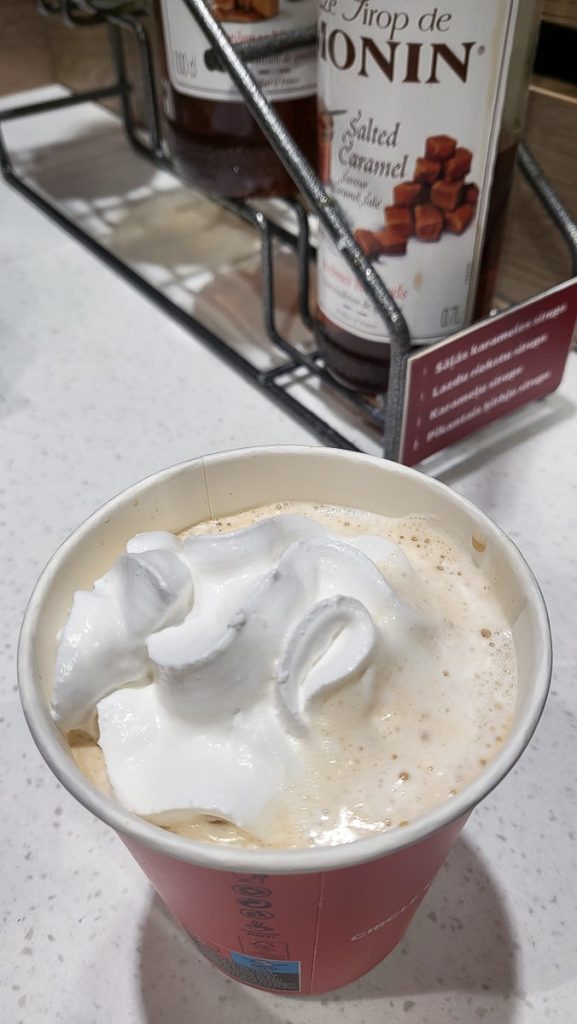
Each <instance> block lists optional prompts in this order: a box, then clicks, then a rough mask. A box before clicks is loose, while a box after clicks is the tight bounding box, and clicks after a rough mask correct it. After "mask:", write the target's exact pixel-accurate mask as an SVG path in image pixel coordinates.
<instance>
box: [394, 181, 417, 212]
mask: <svg viewBox="0 0 577 1024" xmlns="http://www.w3.org/2000/svg"><path fill="white" fill-rule="evenodd" d="M422 192H423V189H422V186H421V184H420V182H418V181H402V182H401V184H400V185H395V187H394V189H393V199H394V202H395V206H414V205H415V203H418V202H419V201H420V199H421V195H422Z"/></svg>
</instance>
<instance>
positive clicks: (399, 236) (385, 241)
mask: <svg viewBox="0 0 577 1024" xmlns="http://www.w3.org/2000/svg"><path fill="white" fill-rule="evenodd" d="M375 241H376V243H377V245H378V246H379V255H380V256H404V255H405V253H406V251H407V236H406V235H404V234H403V232H402V231H398V230H397V229H396V228H384V229H383V230H382V231H375Z"/></svg>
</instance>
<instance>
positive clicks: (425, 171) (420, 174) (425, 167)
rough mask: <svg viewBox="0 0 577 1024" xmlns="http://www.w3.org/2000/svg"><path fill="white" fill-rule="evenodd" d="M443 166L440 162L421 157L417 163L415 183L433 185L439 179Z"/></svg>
mask: <svg viewBox="0 0 577 1024" xmlns="http://www.w3.org/2000/svg"><path fill="white" fill-rule="evenodd" d="M457 152H458V151H457ZM442 166H443V165H442V164H441V162H440V160H427V158H426V157H424V156H420V157H419V158H418V159H417V162H416V163H415V173H414V175H413V177H414V179H415V181H423V182H425V183H427V184H429V185H431V184H432V182H433V181H436V180H437V178H438V177H439V175H440V173H441V169H442ZM445 166H446V165H445Z"/></svg>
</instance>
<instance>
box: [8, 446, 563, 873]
mask: <svg viewBox="0 0 577 1024" xmlns="http://www.w3.org/2000/svg"><path fill="white" fill-rule="evenodd" d="M271 452H275V453H277V454H279V455H281V456H282V455H283V454H284V453H288V454H291V455H297V456H302V457H303V458H306V457H307V456H312V457H318V454H319V453H322V454H323V456H324V457H326V458H327V459H330V458H331V457H332V458H347V457H348V458H354V459H355V460H366V461H367V462H368V463H371V464H373V463H377V464H379V465H381V466H384V467H386V469H387V470H388V471H389V472H393V473H399V474H408V475H410V476H412V477H415V476H417V477H419V478H420V480H421V481H422V483H423V485H424V486H426V487H430V488H432V489H436V488H440V489H441V490H442V491H443V492H445V493H447V492H448V493H449V494H450V495H451V500H454V501H456V502H457V503H458V505H459V506H460V507H461V508H464V509H466V510H468V511H469V513H470V514H471V516H472V518H477V519H478V518H479V517H480V518H481V519H482V520H483V523H484V525H485V526H486V529H487V532H488V533H491V534H492V535H493V536H494V537H496V538H499V539H500V542H501V544H502V545H503V546H504V548H505V549H506V550H507V554H508V556H509V557H510V558H511V560H512V561H513V562H514V564H515V565H516V569H517V572H518V573H519V575H520V576H521V577H522V578H523V583H524V589H525V593H526V595H527V598H528V601H529V602H530V603H531V606H532V609H533V612H534V614H535V617H536V622H537V628H538V629H539V631H540V634H541V636H542V638H543V647H542V651H541V657H540V661H539V664H538V665H536V666H535V679H536V685H535V687H534V691H533V694H532V697H531V699H530V700H528V701H527V704H526V706H525V707H524V709H523V712H522V714H521V715H520V716H519V720H518V722H517V723H516V725H515V726H514V728H513V729H512V731H511V733H510V735H509V737H508V739H507V741H506V742H505V744H504V745H503V747H502V749H501V751H500V752H499V753H498V754H497V755H496V757H494V758H493V760H492V761H490V763H489V764H488V765H487V766H486V767H485V768H484V769H483V771H482V772H481V773H480V774H479V775H478V776H477V777H476V778H475V779H474V780H473V781H472V782H471V783H469V784H468V785H467V786H466V787H465V788H464V789H463V790H462V791H461V792H460V793H458V794H457V796H455V797H454V798H453V799H452V800H450V801H446V802H445V803H443V804H440V805H438V806H437V807H435V808H433V810H431V811H429V812H428V813H426V814H424V815H423V816H422V817H420V818H418V819H416V820H415V821H414V822H412V823H411V824H410V825H408V826H407V827H406V828H403V829H399V828H397V829H392V830H391V831H389V832H382V833H379V834H378V835H374V836H370V837H367V838H362V839H358V840H355V842H352V843H347V844H343V845H340V846H331V847H310V848H305V849H296V850H291V849H288V850H281V849H279V850H247V849H242V848H236V849H228V848H222V847H220V846H217V845H212V844H210V843H205V842H198V841H194V840H191V839H187V838H184V837H182V836H179V835H177V834H175V833H172V832H167V831H166V830H164V829H161V828H158V827H157V826H156V825H153V824H151V823H150V822H148V821H145V820H144V819H142V818H139V817H137V816H136V815H134V814H132V813H131V812H129V811H126V810H124V809H123V808H122V807H121V806H120V805H119V804H117V803H116V802H115V801H114V800H113V799H112V798H109V797H106V796H104V795H103V794H102V793H100V792H99V791H98V790H97V789H96V788H95V787H94V786H93V785H92V784H91V783H90V782H89V781H88V779H86V778H85V777H84V776H83V775H82V774H81V772H80V770H79V769H78V768H77V767H76V766H75V764H74V762H73V760H72V758H71V757H70V756H69V754H68V753H67V752H66V751H65V749H64V746H63V744H62V740H61V738H60V737H59V732H58V729H57V727H56V725H55V724H54V722H53V721H52V719H51V717H50V713H49V709H48V707H47V705H46V701H45V700H44V698H43V695H42V694H41V689H40V686H39V684H38V681H37V680H36V678H35V672H34V659H33V645H34V634H35V627H36V623H37V621H38V617H39V615H40V612H41V609H42V607H43V603H44V600H45V596H46V594H47V592H48V591H49V589H50V585H51V583H52V581H53V579H54V578H55V577H56V576H57V575H58V573H59V571H60V568H61V565H62V563H63V562H64V560H65V559H66V558H67V557H68V555H69V553H70V551H71V550H73V549H74V547H75V546H76V545H77V544H78V543H79V542H80V541H81V540H82V539H83V538H85V537H86V536H87V535H88V534H90V532H91V531H92V529H93V527H94V525H95V523H96V522H97V521H100V520H101V518H102V516H103V515H105V514H107V513H109V512H111V511H113V510H114V509H115V508H117V507H118V506H120V505H123V504H125V503H126V502H129V501H133V500H134V499H135V498H136V497H137V496H138V494H139V492H141V491H142V490H143V488H144V487H146V486H147V485H150V484H152V483H155V484H156V483H160V482H162V481H163V480H168V479H170V477H171V476H174V475H177V474H180V473H183V472H186V471H187V469H188V468H189V467H193V466H198V464H199V463H202V464H206V463H207V462H215V461H217V460H223V459H233V460H234V459H235V458H246V457H247V455H248V456H256V457H258V456H259V455H260V454H263V453H271ZM551 669H552V651H551V633H550V627H549V619H548V615H547V610H546V607H545V602H544V600H543V595H542V593H541V590H540V587H539V584H538V583H537V580H536V579H535V576H534V575H533V572H532V571H531V569H530V568H529V566H528V564H527V562H526V561H525V559H524V557H523V555H522V554H521V552H520V551H519V549H518V548H517V546H516V545H515V544H514V542H513V541H512V540H511V539H510V538H509V537H507V535H506V534H505V533H504V532H503V531H502V530H501V529H500V527H498V526H497V525H496V524H495V523H494V522H493V521H492V520H491V519H490V518H489V517H488V516H487V515H486V514H485V513H483V512H481V511H480V509H478V507H477V506H476V505H474V504H473V503H472V502H470V501H469V500H468V499H466V498H463V497H462V496H461V495H460V494H458V493H457V492H456V491H454V490H452V489H451V488H449V487H447V485H446V484H443V483H441V482H440V481H438V480H435V479H433V478H431V477H427V476H424V475H423V474H421V473H419V472H418V471H416V470H413V469H409V468H407V467H405V466H401V465H399V464H397V463H390V462H387V461H386V460H384V459H380V458H376V457H374V456H370V455H362V454H358V453H356V452H355V453H352V452H346V451H341V450H338V449H326V448H320V447H317V446H304V445H303V446H260V447H254V448H241V449H236V450H234V451H229V452H221V453H215V454H214V455H211V456H208V457H206V458H201V459H191V460H187V461H186V462H181V463H177V464H176V465H174V466H171V467H169V468H167V469H165V470H161V471H160V472H158V473H154V474H151V475H150V476H148V477H145V478H144V479H143V480H140V481H139V482H137V483H136V484H133V485H132V486H131V487H129V488H127V489H125V490H123V491H121V492H120V493H119V494H117V495H116V496H115V497H113V498H112V499H110V500H109V501H107V502H106V503H105V504H104V505H102V506H101V507H100V508H99V509H97V510H96V511H95V512H94V513H93V514H92V515H91V516H89V517H88V518H87V519H86V520H85V521H84V522H83V523H81V524H80V525H79V526H78V527H77V528H76V529H75V530H74V531H73V532H72V533H71V534H70V536H69V537H68V538H67V539H66V540H65V541H64V542H63V544H61V546H60V547H59V548H58V549H57V551H56V552H55V553H54V554H53V556H52V557H51V559H50V560H49V562H48V563H47V565H46V567H45V568H44V570H43V572H42V573H41V575H40V577H39V579H38V582H37V584H36V586H35V588H34V591H33V593H32V595H31V597H30V600H29V603H28V606H27V608H26V612H25V615H24V620H23V624H22V629H21V633H20V641H19V647H18V680H19V688H20V697H21V701H22V707H23V710H24V715H25V717H26V721H27V723H28V726H29V728H30V731H31V733H32V736H33V738H34V741H35V743H36V745H37V747H38V749H39V751H40V753H41V754H42V756H43V757H44V759H45V761H46V762H47V764H48V765H49V767H50V768H51V769H52V771H53V773H54V774H55V776H56V777H57V779H58V780H59V781H60V782H61V783H62V785H63V786H64V787H65V788H66V789H67V790H68V791H69V792H70V793H71V794H72V796H74V797H75V798H76V799H77V800H78V801H79V803H81V804H83V805H84V806H85V807H86V808H87V809H88V810H90V811H91V812H92V813H93V814H94V815H96V817H97V818H100V819H101V820H102V821H103V822H105V823H106V824H108V825H110V826H111V827H112V828H113V829H114V830H115V831H116V832H118V833H120V834H121V835H124V836H126V837H127V839H129V840H132V841H135V842H137V843H140V844H142V845H143V846H146V847H148V848H149V849H151V850H154V851H155V852H156V853H159V854H164V855H167V856H170V857H172V858H174V859H176V860H180V861H185V862H190V863H193V864H196V865H198V866H202V867H208V868H214V869H216V870H221V871H230V872H239V873H242V874H247V873H249V874H252V873H259V874H291V875H292V874H302V873H309V872H321V871H328V870H339V869H343V868H348V867H353V866H356V865H358V864H362V863H366V862H367V861H372V860H376V859H380V858H382V857H385V856H388V855H390V854H392V853H396V852H398V851H400V850H403V849H405V848H407V847H409V846H413V845H414V844H416V843H419V842H421V841H423V840H424V839H426V838H428V837H429V836H431V835H433V834H434V833H435V832H438V831H440V830H441V829H443V828H445V827H447V826H448V825H450V824H451V823H452V822H454V821H457V820H458V819H460V818H463V817H465V816H466V815H467V814H468V813H470V811H471V810H472V809H473V808H474V807H475V806H476V805H477V804H479V803H480V802H481V801H482V800H483V799H484V798H485V797H486V796H487V795H488V794H489V793H490V792H491V791H492V790H493V789H494V788H495V786H497V785H498V783H499V782H501V780H502V779H503V778H504V777H505V775H507V773H508V772H509V771H510V770H511V768H512V767H513V765H514V764H515V763H516V761H517V760H518V758H519V757H520V756H521V754H522V753H523V751H524V749H525V747H526V746H527V744H528V743H529V740H530V739H531V736H532V735H533V732H534V731H535V729H536V727H537V724H538V722H539V719H540V717H541V714H542V711H543V708H544V705H545V701H546V698H547V693H548V690H549V683H550V678H551Z"/></svg>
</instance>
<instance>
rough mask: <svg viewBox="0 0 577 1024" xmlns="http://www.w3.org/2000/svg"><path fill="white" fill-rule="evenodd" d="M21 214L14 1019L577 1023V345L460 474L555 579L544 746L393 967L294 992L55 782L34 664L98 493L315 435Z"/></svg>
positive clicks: (1, 420) (7, 892)
mask: <svg viewBox="0 0 577 1024" xmlns="http://www.w3.org/2000/svg"><path fill="white" fill-rule="evenodd" d="M29 144H30V147H33V145H34V144H35V140H34V139H32V138H31V139H30V140H29ZM0 225H1V233H0V268H1V272H0V338H1V340H0V345H1V352H2V358H1V361H0V460H1V467H2V469H1V474H0V544H1V549H2V553H1V565H2V572H1V574H0V602H1V604H0V650H1V651H2V661H1V664H0V672H1V676H0V700H1V708H0V729H1V741H0V763H1V782H0V790H1V794H2V823H3V829H2V840H1V842H2V868H1V872H0V904H1V906H0V910H1V914H2V932H1V936H0V944H1V947H2V951H1V955H0V979H1V981H0V985H1V990H0V1003H1V1005H2V1007H3V1010H2V1020H3V1021H6V1022H7V1024H20V1022H23V1024H29V1022H30V1024H32V1022H33V1024H44V1022H47V1024H48V1022H50V1024H52V1022H65V1024H110V1022H119V1024H133V1022H134V1024H193V1022H197V1021H198V1022H203V1024H204V1022H205V1021H208V1020H215V1021H218V1022H222V1024H228V1022H231V1024H233V1022H234V1024H244V1022H249V1021H250V1022H251V1024H276V1022H279V1024H285V1022H286V1024H300V1022H303V1024H304V1022H310V1024H316V1022H317V1021H318V1022H320V1021H328V1020H335V1019H337V1020H339V1021H343V1022H345V1024H346V1022H347V1021H350V1022H353V1021H354V1022H355V1024H377V1022H378V1024H381V1022H384V1021H386V1022H387V1024H397V1022H403V1024H410V1022H415V1024H444V1022H445V1021H447V1022H449V1021H451V1022H453V1021H454V1022H457V1024H479V1022H480V1021H483V1022H485V1024H489V1022H491V1024H521V1022H522V1024H543V1022H546V1021H551V1022H555V1024H570V1022H573V1021H575V1019H576V1014H577V1010H576V1007H577V890H576V887H575V878H576V877H577V839H576V831H577V822H576V807H577V690H576V688H575V668H576V644H575V608H576V607H577V582H576V579H577V557H576V544H575V537H574V524H575V514H576V512H577V472H576V469H577V460H576V454H577V428H576V421H575V403H576V402H577V357H576V356H575V355H573V356H572V357H571V359H570V364H569V367H568V370H567V373H566V376H565V381H564V383H563V386H562V388H561V391H560V392H559V393H558V394H557V395H555V396H553V397H552V398H551V399H549V400H547V401H546V402H545V403H542V404H541V405H540V407H539V411H538V413H537V411H536V413H535V419H534V423H533V425H528V423H527V418H526V417H525V418H523V417H520V418H518V419H517V420H515V419H513V421H512V427H511V428H510V429H509V430H508V432H507V434H506V435H505V436H502V437H500V438H499V437H497V438H495V439H494V440H493V441H492V442H491V444H490V445H489V446H488V447H487V446H486V448H485V450H484V451H483V452H482V453H481V454H477V455H474V454H470V455H468V456H467V455H466V452H465V454H464V456H463V457H462V458H461V459H460V460H458V461H457V463H456V464H454V465H453V466H452V468H451V469H449V470H447V471H446V472H444V473H442V474H440V475H441V476H442V478H443V479H444V480H445V481H446V482H448V483H450V484H451V485H453V486H455V487H456V488H457V489H458V490H459V491H461V492H462V493H464V494H465V495H467V497H470V498H471V499H472V500H473V501H475V502H477V503H478V504H479V505H480V506H481V508H483V509H484V510H485V511H486V512H487V513H488V514H489V515H491V516H492V517H493V518H494V519H495V520H496V521H497V522H498V523H499V524H500V525H501V526H502V527H503V528H504V529H505V530H506V531H507V532H508V533H509V534H510V535H511V536H512V537H513V538H514V539H515V541H516V542H517V543H518V544H519V545H520V546H521V548H522V550H523V552H524V553H525V555H526V557H527V558H528V560H529V562H530V564H531V566H532V567H533V569H534V571H535V573H536V574H537V577H538V579H539V580H540V582H541V584H542V587H543V590H544V593H545V598H546V601H547V604H548V607H549V611H550V615H551V621H552V628H553V637H554V646H555V672H554V678H553V687H552V692H551V697H550V700H549V703H548V706H547V709H546V711H545V715H544V717H543V720H542V723H541V725H540V727H539V729H538V732H537V734H536V737H535V738H534V740H533V742H532V744H531V747H530V749H529V750H528V751H527V752H526V754H525V755H524V757H523V758H522V760H521V762H520V764H519V765H518V766H517V767H516V768H515V769H514V770H513V771H512V772H511V774H510V775H509V777H508V778H507V779H506V780H505V782H504V783H502V785H501V786H500V787H499V788H498V790H497V791H496V792H494V793H493V794H492V795H491V796H490V797H489V798H488V799H487V800H486V801H485V803H484V804H483V805H482V806H481V808H479V809H478V810H477V812H476V813H475V814H474V816H473V818H472V819H471V821H470V823H469V825H468V826H467V828H466V830H465V833H464V836H463V837H462V838H461V839H460V840H459V841H458V843H457V845H456V847H455V849H454V851H453V853H452V854H451V856H450V858H449V860H448V862H447V864H446V865H445V867H444V868H443V870H442V871H441V873H440V875H439V877H438V879H437V880H436V881H435V883H434V885H433V887H432V889H431V890H430V892H429V893H428V895H427V897H426V900H425V902H424V903H423V905H422V908H421V909H420V911H419V913H418V914H417V917H416V918H415V920H414V922H413V924H412V926H411V928H410V930H409V932H408V934H407V936H406V938H405V941H404V942H403V943H402V944H401V945H400V946H399V947H398V948H397V950H396V951H395V952H394V953H393V954H392V955H391V956H390V957H389V958H388V959H387V960H386V961H385V962H384V963H383V964H381V965H380V966H379V967H377V968H375V969H374V970H373V971H372V972H371V973H370V974H369V975H367V976H366V977H365V978H364V979H362V980H361V981H359V982H357V983H355V984H353V985H351V986H349V987H348V988H346V989H343V990H341V991H340V992H338V993H335V994H334V995H332V996H328V997H326V998H305V999H293V1000H288V999H286V998H282V997H274V996H270V995H268V994H264V993H259V992H257V991H254V990H250V989H247V988H244V987H241V986H239V985H237V984H236V983H234V982H231V981H229V980H228V979H227V978H225V977H224V976H223V975H221V974H219V973H218V972H217V971H216V970H215V969H214V968H212V967H211V966H209V965H208V964H207V963H206V962H205V961H204V960H203V959H201V957H200V955H199V954H198V953H197V951H196V949H195V947H194V946H193V945H192V943H191V942H190V941H189V940H188V938H187V937H186V935H185V934H184V933H183V931H182V930H181V928H180V927H179V926H178V925H177V924H176V923H175V922H174V921H173V920H172V919H171V918H170V916H169V915H168V914H167V913H166V912H165V911H164V909H163V907H162V905H161V903H160V902H159V900H158V899H157V898H156V897H155V896H154V895H153V893H152V891H151V889H150V887H149V885H148V883H147V882H146V880H145V878H144V876H143V875H142V874H141V872H140V870H139V869H138V868H137V866H136V864H135V863H133V861H132V860H131V858H130V856H129V854H128V853H127V851H126V850H125V849H124V848H123V847H122V846H121V844H120V843H119V841H118V840H117V839H116V837H115V836H114V835H113V834H111V833H110V832H109V830H108V829H107V828H106V827H105V826H104V825H102V824H101V823H100V822H98V821H96V820H94V819H93V818H92V817H91V816H90V814H88V813H87V812H86V811H85V810H83V809H82V808H81V807H80V806H79V805H77V804H76V803H75V802H74V800H73V799H72V798H71V797H70V796H69V795H68V794H67V793H66V792H65V791H64V790H63V789H62V788H61V787H60V786H59V784H58V783H57V782H56V780H55V779H54V778H53V777H52V775H51V773H50V772H49V770H48V769H47V768H46V767H45V765H44V763H43V761H42V759H41V757H40V755H39V754H38V752H37V751H36V748H35V747H34V744H33V742H32V740H31V738H30V736H29V734H28V731H27V728H26V725H25V723H24V720H23V717H22V714H21V711H20V706H19V701H18V695H17V691H16V668H15V655H16V645H17V638H18V630H19V625H20V621H21V618H22V614H23V611H24V607H25V604H26V601H27V598H28V596H29V594H30V591H31V590H32V587H33V585H34V582H35V580H36V578H37V576H38V574H39V572H40V569H41V568H42V566H43V565H44V563H45V562H46V561H47V559H48V558H49V556H50V555H51V554H52V552H53V551H54V549H55V548H56V546H57V545H58V544H59V543H60V542H61V541H62V540H63V539H64V538H65V537H66V535H67V534H68V533H69V531H70V530H71V529H72V528H73V527H74V526H76V525H77V524H78V523H79V522H80V521H81V520H82V519H84V518H85V517H86V516H87V515H88V514H89V513H90V512H91V511H92V510H93V509H94V508H95V507H96V506H97V505H99V504H100V503H102V502H103V501H105V500H106V499H107V498H109V497H110V496H112V495H113V494H114V493H116V492H117V491H119V490H121V489H122V488H124V487H126V486H127V485H128V484H130V483H132V482H133V481H135V480H137V479H139V478H141V477H143V476H145V475H147V474H149V473H152V472H154V471H155V470H158V469H160V468H162V467H164V466H167V465H170V464H172V463H175V462H178V461H181V460H183V459H187V458H191V457H194V456H197V455H200V454H204V453H208V452H211V451H216V450H219V449H224V448H230V447H235V446H241V445H250V444H259V443H263V442H268V443H276V442H279V443H300V442H302V443H308V442H310V441H311V440H314V439H312V438H311V436H310V435H309V434H308V433H307V432H306V431H305V430H304V429H302V428H301V427H299V426H298V425H296V424H295V423H294V422H293V421H292V420H290V419H289V418H287V417H286V416H285V415H284V414H283V413H282V412H280V411H279V410H278V409H277V408H275V407H274V406H273V405H271V404H270V403H269V402H268V400H267V399H266V398H264V397H263V396H261V395H260V394H259V393H257V392H256V391H255V390H253V389H252V388H251V387H250V386H249V385H248V384H245V383H244V382H243V381H242V380H240V379H239V378H238V377H237V376H235V375H234V374H233V373H232V371H230V370H229V369H228V368H227V367H225V366H224V365H222V364H221V363H220V362H218V361H217V360H216V359H215V358H214V357H213V356H211V355H209V354H208V353H207V352H206V350H205V349H204V348H202V347H201V346H200V345H198V344H197V343H196V342H195V341H194V340H192V339H191V338H190V337H189V336H188V335H187V334H185V332H184V331H183V330H181V329H180V328H179V327H177V326H175V325H174V324H173V323H172V322H170V321H169V320H168V319H166V318H165V317H164V316H163V315H162V314H161V313H160V312H158V311H157V310H156V309H155V308H154V307H152V306H151V305H149V304H148V303H147V302H146V301H145V300H144V299H143V298H142V297H141V296H139V295H138V294H137V293H136V292H135V291H133V290H132V289H131V288H130V287H129V286H128V285H126V284H125V283H123V282H122V281H121V280H120V279H118V278H117V277H115V276H114V274H113V273H111V272H110V271H109V270H107V269H106V268H105V267H104V266H102V265H101V264H100V263H99V262H98V261H97V260H96V259H95V258H93V257H92V256H90V255H89V254H88V253H87V252H86V251H84V250H83V249H82V248H80V247H79V246H78V245H77V244H76V243H75V242H73V241H72V240H70V239H69V238H68V237H67V236H66V235H64V234H63V233H61V232H60V231H59V230H58V229H57V228H56V227H55V226H54V225H53V224H52V223H50V222H49V221H48V220H46V219H45V218H44V217H43V216H42V215H41V214H40V213H39V212H37V211H36V210H35V209H34V208H32V207H31V206H29V205H28V204H27V203H26V202H25V201H24V200H23V199H21V198H20V197H19V196H17V195H16V194H15V193H14V192H12V191H11V190H10V189H8V188H7V187H6V186H5V185H4V184H1V185H0Z"/></svg>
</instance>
